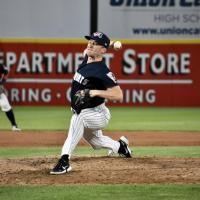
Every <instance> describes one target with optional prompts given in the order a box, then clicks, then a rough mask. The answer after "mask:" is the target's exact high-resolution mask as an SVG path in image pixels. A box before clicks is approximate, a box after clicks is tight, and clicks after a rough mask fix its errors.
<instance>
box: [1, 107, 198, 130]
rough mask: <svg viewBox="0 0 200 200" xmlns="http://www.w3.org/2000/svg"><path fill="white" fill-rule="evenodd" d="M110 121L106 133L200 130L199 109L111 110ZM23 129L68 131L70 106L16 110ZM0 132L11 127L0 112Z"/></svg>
mask: <svg viewBox="0 0 200 200" xmlns="http://www.w3.org/2000/svg"><path fill="white" fill-rule="evenodd" d="M110 110H111V114H112V118H111V121H110V123H109V125H108V127H107V128H106V130H110V131H113V130H117V131H152V130H153V131H200V108H131V107H112V108H110ZM14 112H15V115H16V119H17V122H18V124H19V125H20V127H21V128H22V129H23V130H65V129H68V128H69V123H70V118H71V114H72V113H71V110H70V108H69V107H28V106H27V107H25V106H21V107H15V108H14ZM0 130H10V124H9V122H8V120H7V118H6V116H5V114H4V113H3V112H0Z"/></svg>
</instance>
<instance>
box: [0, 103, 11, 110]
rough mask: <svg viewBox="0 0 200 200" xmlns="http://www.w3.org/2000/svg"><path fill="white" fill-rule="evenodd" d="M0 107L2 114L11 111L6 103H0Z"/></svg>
mask: <svg viewBox="0 0 200 200" xmlns="http://www.w3.org/2000/svg"><path fill="white" fill-rule="evenodd" d="M0 106H1V110H2V111H3V112H8V111H9V110H10V109H11V106H10V104H9V103H8V101H1V103H0Z"/></svg>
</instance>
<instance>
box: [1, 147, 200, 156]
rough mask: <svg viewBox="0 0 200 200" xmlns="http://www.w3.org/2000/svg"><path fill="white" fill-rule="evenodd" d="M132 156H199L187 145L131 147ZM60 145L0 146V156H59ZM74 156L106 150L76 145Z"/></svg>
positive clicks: (101, 154) (197, 149) (98, 154)
mask: <svg viewBox="0 0 200 200" xmlns="http://www.w3.org/2000/svg"><path fill="white" fill-rule="evenodd" d="M131 149H132V151H133V154H134V157H143V156H157V157H164V156H168V157H190V158H200V147H199V146H190V147H189V146H188V147H131ZM60 152H61V147H40V148H38V147H37V148H22V147H20V148H19V147H18V148H5V147H4V148H0V158H14V157H33V156H51V155H57V156H59V155H60ZM73 155H75V156H77V155H78V156H84V155H87V156H106V155H107V150H105V149H103V150H93V149H92V148H91V147H77V148H76V149H75V151H74V154H73Z"/></svg>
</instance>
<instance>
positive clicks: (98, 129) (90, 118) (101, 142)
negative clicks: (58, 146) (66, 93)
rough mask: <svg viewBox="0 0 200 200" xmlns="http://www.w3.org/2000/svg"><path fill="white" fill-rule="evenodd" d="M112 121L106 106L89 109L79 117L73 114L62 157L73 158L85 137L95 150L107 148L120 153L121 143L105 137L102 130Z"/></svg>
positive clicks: (83, 111)
mask: <svg viewBox="0 0 200 200" xmlns="http://www.w3.org/2000/svg"><path fill="white" fill-rule="evenodd" d="M109 120H110V112H109V110H108V108H107V107H106V106H105V104H104V103H103V104H101V105H99V106H97V107H95V108H87V109H84V110H82V111H81V113H80V114H79V115H77V114H73V116H72V118H71V122H70V127H69V132H68V137H67V139H66V140H65V143H64V145H63V147H62V152H61V155H64V154H68V155H69V157H71V155H72V152H73V150H74V149H75V147H76V145H77V144H78V142H79V141H80V139H81V138H82V137H83V138H84V139H85V140H86V141H87V142H88V143H89V144H90V145H91V146H92V147H93V148H94V149H100V148H107V149H111V150H113V152H114V153H117V152H118V149H119V146H120V144H119V142H118V141H115V140H113V139H111V138H110V137H108V136H104V135H103V132H102V129H103V128H105V127H106V126H107V124H108V122H109Z"/></svg>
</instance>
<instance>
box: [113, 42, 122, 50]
mask: <svg viewBox="0 0 200 200" xmlns="http://www.w3.org/2000/svg"><path fill="white" fill-rule="evenodd" d="M113 47H114V49H115V50H119V49H121V48H122V43H121V42H120V41H116V42H114V44H113Z"/></svg>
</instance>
